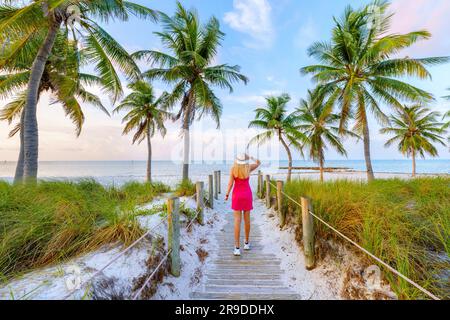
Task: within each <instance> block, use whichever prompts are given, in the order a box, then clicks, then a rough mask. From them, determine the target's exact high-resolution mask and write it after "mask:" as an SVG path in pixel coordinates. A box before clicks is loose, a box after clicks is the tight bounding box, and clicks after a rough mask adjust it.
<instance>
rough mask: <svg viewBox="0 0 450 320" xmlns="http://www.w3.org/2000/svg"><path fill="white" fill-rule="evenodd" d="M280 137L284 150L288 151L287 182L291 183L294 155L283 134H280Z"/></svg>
mask: <svg viewBox="0 0 450 320" xmlns="http://www.w3.org/2000/svg"><path fill="white" fill-rule="evenodd" d="M278 137H279V138H280V141H281V143H282V144H283V146H284V148H285V149H286V153H287V155H288V175H287V179H286V180H287V182H291V176H292V154H291V150H290V149H289V146H288V145H287V144H286V142H285V141H284V139H283V137H282V136H281V133H280V132H278Z"/></svg>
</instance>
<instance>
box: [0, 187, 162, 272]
mask: <svg viewBox="0 0 450 320" xmlns="http://www.w3.org/2000/svg"><path fill="white" fill-rule="evenodd" d="M166 191H168V188H167V187H166V186H164V185H162V184H153V185H150V184H145V183H144V184H142V183H135V182H132V183H128V184H125V185H124V186H122V187H119V188H117V187H109V188H106V187H104V186H102V185H100V184H99V183H97V182H95V181H94V180H84V181H80V182H76V183H75V182H45V181H40V182H39V183H38V184H36V185H11V184H8V183H6V182H0V276H1V277H2V278H3V279H9V278H11V277H13V276H15V275H17V274H20V273H23V272H27V271H29V270H32V269H35V268H38V267H42V266H45V265H49V264H53V263H57V262H61V261H63V260H65V259H68V258H71V257H74V256H77V255H79V254H81V253H85V252H89V251H92V250H95V249H97V248H99V247H100V246H102V245H104V244H107V243H113V242H116V241H120V242H122V243H124V244H125V245H127V244H130V243H132V242H133V241H134V240H136V239H137V238H138V237H140V236H141V235H142V234H143V230H141V228H140V227H139V225H138V223H137V221H136V211H135V208H136V206H137V205H139V204H142V203H145V202H148V201H151V200H152V198H153V197H154V196H155V195H158V194H160V193H162V192H166Z"/></svg>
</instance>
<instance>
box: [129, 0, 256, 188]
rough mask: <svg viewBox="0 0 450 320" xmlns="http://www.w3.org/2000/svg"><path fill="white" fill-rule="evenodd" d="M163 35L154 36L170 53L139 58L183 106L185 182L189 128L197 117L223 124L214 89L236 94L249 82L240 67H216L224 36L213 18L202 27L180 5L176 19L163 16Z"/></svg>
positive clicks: (143, 54)
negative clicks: (235, 88)
mask: <svg viewBox="0 0 450 320" xmlns="http://www.w3.org/2000/svg"><path fill="white" fill-rule="evenodd" d="M160 20H161V25H162V28H163V32H156V33H155V34H156V35H157V36H158V37H159V38H160V39H161V41H162V43H163V45H164V46H165V47H166V48H167V50H168V52H167V53H163V52H159V51H152V50H144V51H139V52H136V53H135V54H134V55H133V56H134V57H135V58H136V59H146V60H147V62H149V63H150V64H152V65H153V66H157V67H158V68H155V69H151V70H148V71H146V72H144V74H143V75H144V77H146V78H147V79H148V80H149V81H153V80H155V79H159V80H162V81H164V82H166V83H169V84H173V85H174V88H173V91H172V92H171V93H170V95H169V97H168V99H167V103H168V104H169V105H170V106H173V105H174V104H175V103H177V102H180V104H181V106H180V109H179V111H178V113H177V114H176V116H175V117H174V120H179V119H181V121H182V129H183V135H184V159H183V180H189V162H190V159H189V148H190V133H189V129H190V126H191V124H192V122H193V121H194V119H195V116H197V119H200V118H201V117H202V116H203V115H210V116H211V117H212V118H213V119H214V120H215V122H216V124H217V127H219V125H220V116H221V114H222V105H221V103H220V100H219V99H218V98H217V96H216V95H215V93H214V91H213V88H212V87H213V86H216V87H219V88H222V89H228V90H229V91H230V92H232V91H233V87H232V84H233V83H235V82H239V81H242V82H244V83H247V81H248V79H247V78H246V77H245V76H244V75H242V74H241V73H240V67H239V66H230V65H228V64H220V65H214V60H215V58H216V54H217V50H218V48H219V46H220V45H221V41H222V39H223V37H224V33H222V31H220V25H219V21H218V20H217V19H216V18H215V17H212V18H210V19H209V20H208V22H206V24H201V23H200V21H199V17H198V14H197V12H196V11H195V10H186V9H185V8H183V6H182V5H181V3H179V2H177V10H176V12H175V15H174V16H173V17H169V16H168V15H166V14H161V19H160Z"/></svg>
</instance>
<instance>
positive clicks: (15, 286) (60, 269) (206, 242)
mask: <svg viewBox="0 0 450 320" xmlns="http://www.w3.org/2000/svg"><path fill="white" fill-rule="evenodd" d="M203 177H204V176H203ZM203 177H202V178H198V180H203V179H204V178H203ZM273 177H274V178H277V179H284V178H285V175H284V174H279V175H273ZM299 177H301V178H307V179H318V178H319V175H318V173H302V174H300V175H298V174H295V173H294V176H293V178H294V179H296V178H299ZM325 177H326V179H327V180H334V179H351V180H365V173H347V172H345V173H343V172H339V173H326V174H325ZM377 177H378V178H386V179H387V178H404V179H409V178H410V176H409V175H405V174H403V175H399V174H377ZM196 180H197V179H196V177H193V181H196ZM221 181H222V186H221V189H222V194H221V195H220V198H219V200H218V201H216V202H215V208H214V210H210V209H207V210H206V211H205V221H206V223H205V225H204V226H200V225H197V224H194V226H193V228H192V230H191V231H188V230H186V228H185V225H186V222H184V223H182V225H184V227H182V231H181V244H182V248H183V250H182V251H181V261H182V270H181V272H182V273H181V276H180V277H178V278H175V277H172V276H170V275H168V276H166V277H165V278H164V279H163V281H162V283H160V284H159V286H158V290H157V292H156V294H155V295H154V296H153V297H152V299H155V300H160V299H161V300H165V299H190V294H191V292H193V291H194V290H195V289H196V288H197V287H198V286H201V285H202V283H203V282H204V277H203V273H204V270H205V266H207V265H208V262H209V261H210V259H212V258H213V256H212V254H211V255H207V256H206V257H205V254H204V253H205V252H207V253H209V252H214V251H215V250H213V249H214V248H216V247H217V242H216V240H215V237H214V234H215V233H217V231H218V230H220V229H221V228H222V227H223V224H224V220H225V219H224V215H227V214H232V212H231V209H230V205H231V203H230V202H225V201H224V199H223V197H224V194H225V191H226V185H227V183H228V176H227V175H222V179H221ZM256 183H257V179H256V177H255V176H252V178H251V185H252V188H253V190H256ZM169 184H171V185H175V184H176V182H175V181H169ZM164 201H165V199H164V198H162V197H161V198H158V199H156V200H154V201H153V202H152V203H150V204H148V205H146V206H144V207H145V208H151V207H153V206H156V205H160V204H161V203H162V202H164ZM181 201H183V202H185V203H186V205H187V206H188V207H190V208H195V201H194V200H193V199H188V198H183V199H181ZM254 207H255V208H254V211H253V212H252V215H253V216H254V219H255V223H257V224H258V225H259V226H260V228H261V230H262V232H263V233H264V234H265V235H266V236H265V237H264V240H263V244H264V250H265V252H268V253H274V254H276V255H277V257H278V258H279V259H280V260H281V266H282V269H283V270H284V271H285V275H284V279H283V281H284V282H285V284H286V285H287V286H289V287H290V288H291V289H293V290H294V291H295V292H296V293H298V294H299V295H300V296H301V297H302V298H303V299H342V298H349V297H348V296H346V295H345V291H346V287H348V286H351V282H352V279H349V278H348V274H349V273H354V274H355V273H358V272H361V271H362V270H363V267H364V266H363V265H362V263H361V259H360V258H359V257H358V256H357V255H355V253H354V252H352V251H351V250H348V248H344V247H338V246H337V247H336V249H335V252H334V254H333V255H332V256H327V257H326V258H325V259H324V260H322V261H320V262H319V263H318V265H317V268H316V269H314V270H313V271H306V268H305V263H304V258H303V252H302V249H301V247H300V246H299V245H298V243H297V241H296V240H295V230H294V228H293V227H289V226H288V227H285V228H284V229H283V230H280V228H279V224H278V218H277V215H276V213H275V212H274V211H273V210H271V209H270V210H268V209H266V208H265V206H264V204H263V202H262V201H261V200H258V199H256V198H255V199H254ZM139 222H140V224H141V226H142V227H143V228H144V229H147V230H150V229H152V228H154V227H155V226H158V229H156V230H155V232H157V233H158V234H159V235H160V236H161V237H162V238H164V242H165V243H166V244H167V223H166V221H161V218H160V216H159V215H157V214H156V215H151V216H144V217H140V218H139ZM161 223H162V224H161ZM230 237H233V235H232V234H230ZM151 247H152V244H151V242H150V241H148V240H147V239H146V240H144V241H142V243H140V244H139V245H138V246H136V247H135V248H133V249H132V250H130V251H129V252H128V253H127V254H126V255H125V256H122V257H121V258H119V259H118V260H117V261H115V262H114V263H113V264H111V266H109V267H108V268H107V269H105V270H104V271H103V272H102V273H101V274H100V275H99V277H96V278H97V279H94V280H93V281H94V282H97V283H98V282H101V281H103V282H105V281H106V282H109V283H110V284H111V286H112V289H111V290H112V291H114V292H116V293H120V295H121V296H123V297H125V298H130V297H132V295H133V293H132V287H133V281H134V279H136V278H138V277H141V276H142V275H144V274H146V272H148V270H147V267H146V260H147V259H148V257H149V256H150V254H151ZM121 250H123V248H122V247H121V246H118V245H115V246H105V247H103V248H101V249H100V250H98V251H96V252H92V253H90V254H87V255H85V256H82V257H78V258H76V259H73V260H71V261H68V262H66V263H64V264H61V265H59V266H52V267H47V268H43V269H40V270H36V271H33V272H30V273H28V274H25V275H23V276H21V277H18V278H16V279H14V280H13V281H11V282H10V283H8V284H7V285H4V286H3V287H2V288H0V299H7V300H8V299H38V300H39V299H62V298H63V297H65V296H66V295H67V294H68V293H70V291H69V290H68V289H67V282H68V281H69V282H70V281H73V279H74V276H78V273H79V277H80V279H81V283H83V284H84V283H85V282H86V280H87V279H89V277H90V276H91V275H92V274H94V273H95V272H96V271H97V270H99V269H101V268H102V267H103V266H105V265H106V264H107V263H108V262H109V261H110V260H111V259H112V258H113V257H115V256H116V255H117V254H118V253H119V252H120V251H121ZM231 251H232V248H230V255H231ZM198 252H200V253H198ZM202 252H203V254H202ZM74 270H75V271H76V272H75V273H74ZM77 272H78V273H77ZM88 288H89V284H85V286H84V287H83V288H82V289H80V290H77V291H76V292H74V294H73V295H72V296H70V299H82V298H86V292H87V291H86V289H88ZM383 290H384V292H385V293H386V295H387V296H389V295H391V296H392V292H390V291H389V288H388V287H384V288H383ZM347 291H348V290H347ZM362 297H364V298H371V295H370V293H369V294H365V295H362ZM374 297H375V296H374ZM87 298H89V297H87ZM350 298H351V296H350Z"/></svg>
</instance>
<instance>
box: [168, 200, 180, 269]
mask: <svg viewBox="0 0 450 320" xmlns="http://www.w3.org/2000/svg"><path fill="white" fill-rule="evenodd" d="M167 217H168V227H169V234H168V237H167V238H168V242H169V248H168V250H172V251H171V253H170V273H171V274H172V275H173V276H175V277H179V276H180V272H181V261H180V199H179V198H177V197H172V198H170V199H169V200H167Z"/></svg>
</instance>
